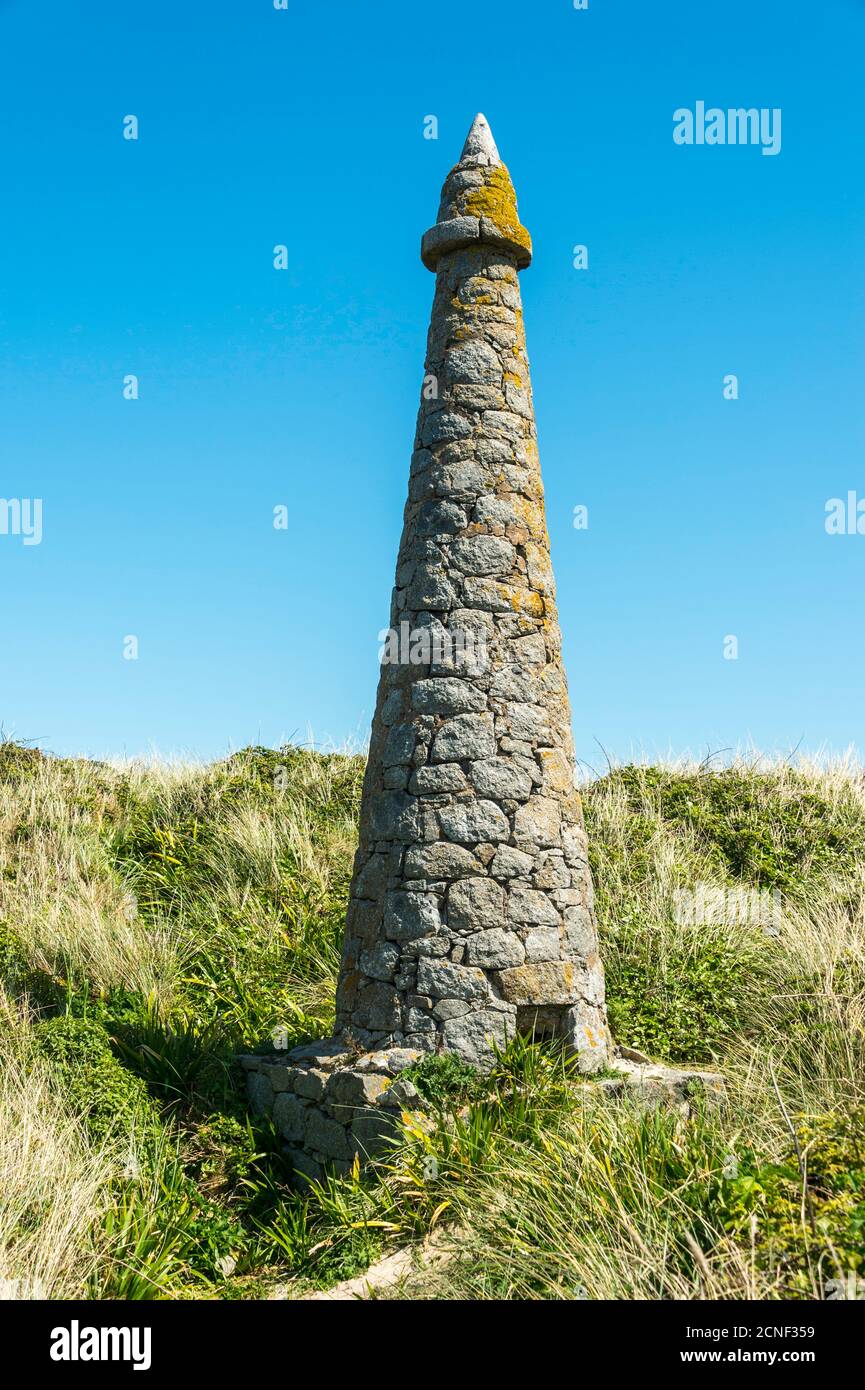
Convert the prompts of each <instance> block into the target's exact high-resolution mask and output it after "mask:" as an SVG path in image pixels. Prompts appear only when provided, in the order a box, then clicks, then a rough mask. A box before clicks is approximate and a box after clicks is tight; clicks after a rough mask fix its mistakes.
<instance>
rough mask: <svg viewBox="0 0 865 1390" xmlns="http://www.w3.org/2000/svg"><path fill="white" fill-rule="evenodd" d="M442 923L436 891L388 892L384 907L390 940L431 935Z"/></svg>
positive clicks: (410, 939) (386, 934)
mask: <svg viewBox="0 0 865 1390" xmlns="http://www.w3.org/2000/svg"><path fill="white" fill-rule="evenodd" d="M440 925H441V918H440V915H439V905H438V898H437V897H436V896H435V894H434V893H407V892H400V891H395V892H393V893H388V895H387V897H386V898H385V908H384V934H385V936H386V937H387V938H388V940H390V941H414V940H416V938H417V937H419V936H430V935H431V934H433V933H434V932H437V931H438V929H439V927H440Z"/></svg>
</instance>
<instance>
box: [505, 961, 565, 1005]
mask: <svg viewBox="0 0 865 1390" xmlns="http://www.w3.org/2000/svg"><path fill="white" fill-rule="evenodd" d="M497 978H498V984H499V988H500V989H501V992H502V998H503V999H507V1000H508V1002H509V1003H511V1004H537V1005H539V1006H543V1005H547V1004H573V1003H575V1002H576V1000H577V998H578V978H577V973H576V970H575V968H574V966H573V965H571V964H570V963H569V962H567V961H546V962H543V963H541V964H538V965H518V966H517V967H516V968H515V969H514V970H502V971H500V972H499V975H498V977H497Z"/></svg>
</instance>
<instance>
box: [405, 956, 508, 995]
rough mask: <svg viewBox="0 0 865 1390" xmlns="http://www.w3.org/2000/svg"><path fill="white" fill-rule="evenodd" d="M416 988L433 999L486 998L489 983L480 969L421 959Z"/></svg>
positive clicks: (488, 992)
mask: <svg viewBox="0 0 865 1390" xmlns="http://www.w3.org/2000/svg"><path fill="white" fill-rule="evenodd" d="M417 982H418V989H420V990H422V991H423V993H424V994H431V995H432V997H433V998H434V999H488V998H489V997H490V993H491V990H490V984H489V981H488V979H487V977H486V975H485V974H484V972H483V971H482V970H475V969H472V968H469V967H468V966H465V965H452V964H451V963H450V962H449V961H442V960H422V961H421V962H420V963H419V965H418V971H417Z"/></svg>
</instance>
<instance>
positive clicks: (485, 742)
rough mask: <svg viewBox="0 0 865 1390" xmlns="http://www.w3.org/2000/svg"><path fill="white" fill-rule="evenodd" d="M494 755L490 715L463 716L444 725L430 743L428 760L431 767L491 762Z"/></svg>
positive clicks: (494, 741) (494, 745) (493, 737)
mask: <svg viewBox="0 0 865 1390" xmlns="http://www.w3.org/2000/svg"><path fill="white" fill-rule="evenodd" d="M495 751H496V739H495V733H494V729H493V719H492V715H490V714H462V715H457V716H456V718H454V719H449V720H448V722H447V723H446V724H443V725H442V727H441V728H440V729H439V731H438V733H437V734H436V736H435V738H434V739H433V743H432V748H431V749H430V759H431V761H432V762H434V763H454V762H462V761H464V760H467V761H471V760H474V759H476V758H491V757H492V756H493V754H494V753H495Z"/></svg>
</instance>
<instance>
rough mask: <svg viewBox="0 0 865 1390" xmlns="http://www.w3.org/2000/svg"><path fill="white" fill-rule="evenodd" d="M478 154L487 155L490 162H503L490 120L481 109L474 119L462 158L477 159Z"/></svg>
mask: <svg viewBox="0 0 865 1390" xmlns="http://www.w3.org/2000/svg"><path fill="white" fill-rule="evenodd" d="M478 155H485V156H486V158H487V159H488V160H489V162H490V164H501V162H502V161H501V158H500V156H499V152H498V150H497V149H496V142H495V140H494V139H493V133H492V131H491V130H490V126H489V121H488V120H487V118H486V116H485V115H484V114H483V112H482V111H479V112H478V114H477V115H476V116H475V118H474V120H473V121H472V128H471V130H470V131H469V133H468V135H467V136H466V142H465V144H464V145H463V152H462V154H461V155H460V160H461V161H462V160H463V159H476V158H477V157H478Z"/></svg>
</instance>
